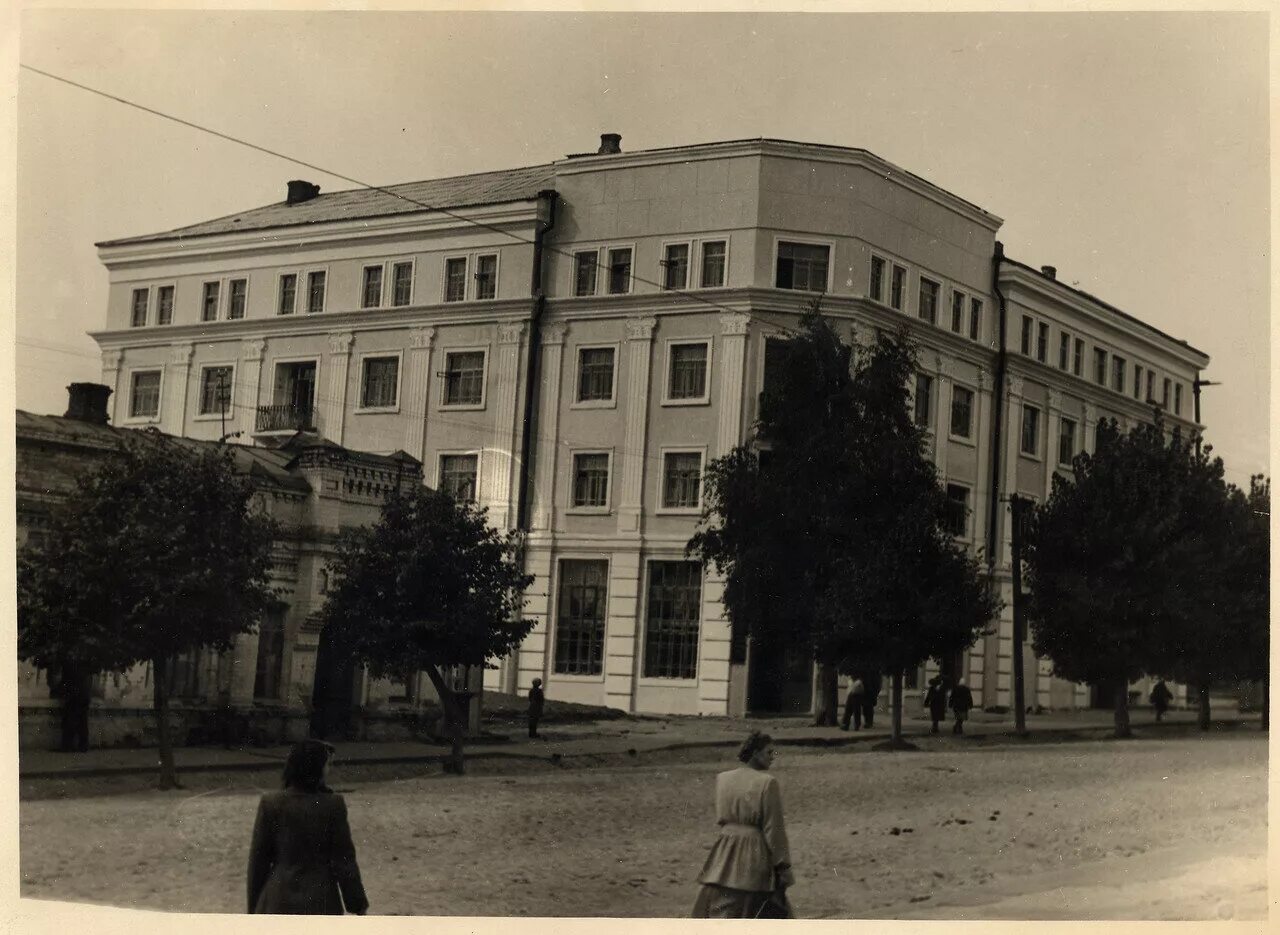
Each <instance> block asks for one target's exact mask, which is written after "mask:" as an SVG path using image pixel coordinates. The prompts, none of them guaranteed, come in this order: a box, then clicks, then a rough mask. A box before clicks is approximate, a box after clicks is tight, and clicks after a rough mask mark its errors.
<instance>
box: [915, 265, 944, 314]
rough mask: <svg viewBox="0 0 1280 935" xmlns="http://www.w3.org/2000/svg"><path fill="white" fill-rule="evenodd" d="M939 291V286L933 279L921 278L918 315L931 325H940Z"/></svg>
mask: <svg viewBox="0 0 1280 935" xmlns="http://www.w3.org/2000/svg"><path fill="white" fill-rule="evenodd" d="M938 289H939V286H938V284H937V283H936V282H934V281H933V280H932V279H925V278H924V277H923V276H921V277H920V303H919V305H918V307H917V309H916V315H917V317H919V318H921V319H923V320H924V321H927V322H928V323H929V324H931V325H936V324H937V323H938Z"/></svg>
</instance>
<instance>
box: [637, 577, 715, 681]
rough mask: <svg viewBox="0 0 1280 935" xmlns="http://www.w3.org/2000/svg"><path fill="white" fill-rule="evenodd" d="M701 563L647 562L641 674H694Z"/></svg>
mask: <svg viewBox="0 0 1280 935" xmlns="http://www.w3.org/2000/svg"><path fill="white" fill-rule="evenodd" d="M701 607H702V566H700V565H699V564H698V563H697V562H650V563H649V593H648V613H647V614H646V620H645V633H644V677H645V678H659V679H663V678H666V679H692V678H696V677H697V674H698V625H699V618H700V616H701Z"/></svg>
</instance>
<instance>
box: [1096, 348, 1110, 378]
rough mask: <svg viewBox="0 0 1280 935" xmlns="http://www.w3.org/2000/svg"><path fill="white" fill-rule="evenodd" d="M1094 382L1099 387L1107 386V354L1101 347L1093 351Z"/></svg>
mask: <svg viewBox="0 0 1280 935" xmlns="http://www.w3.org/2000/svg"><path fill="white" fill-rule="evenodd" d="M1093 381H1094V382H1095V383H1097V384H1098V385H1099V386H1106V385H1107V352H1106V351H1104V350H1103V349H1102V348H1100V347H1095V348H1094V349H1093Z"/></svg>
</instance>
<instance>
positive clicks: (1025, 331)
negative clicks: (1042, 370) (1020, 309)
mask: <svg viewBox="0 0 1280 935" xmlns="http://www.w3.org/2000/svg"><path fill="white" fill-rule="evenodd" d="M1034 324H1035V322H1034V321H1032V320H1031V317H1030V316H1029V315H1023V316H1022V353H1023V354H1024V355H1025V356H1027V357H1030V356H1031V328H1032V326H1033V325H1034Z"/></svg>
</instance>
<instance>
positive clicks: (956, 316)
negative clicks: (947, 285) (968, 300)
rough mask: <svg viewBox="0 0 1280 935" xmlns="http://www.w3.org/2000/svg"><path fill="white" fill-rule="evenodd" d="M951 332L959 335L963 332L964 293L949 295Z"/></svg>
mask: <svg viewBox="0 0 1280 935" xmlns="http://www.w3.org/2000/svg"><path fill="white" fill-rule="evenodd" d="M951 330H952V331H954V332H955V333H956V334H959V333H960V332H961V331H963V330H964V293H963V292H952V293H951Z"/></svg>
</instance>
